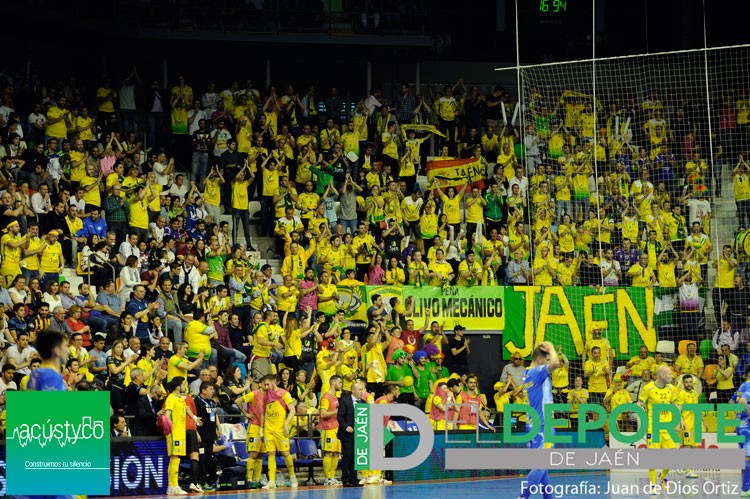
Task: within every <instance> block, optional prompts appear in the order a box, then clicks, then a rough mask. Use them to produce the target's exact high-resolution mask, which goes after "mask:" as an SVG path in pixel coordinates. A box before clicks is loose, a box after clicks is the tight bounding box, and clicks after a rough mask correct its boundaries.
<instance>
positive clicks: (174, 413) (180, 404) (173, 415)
mask: <svg viewBox="0 0 750 499" xmlns="http://www.w3.org/2000/svg"><path fill="white" fill-rule="evenodd" d="M184 384H185V378H183V377H182V376H176V377H174V378H172V381H170V382H169V395H168V396H167V400H166V401H164V411H165V412H166V414H167V417H168V418H169V419H170V420H171V421H172V432H171V433H170V434H169V435H167V455H168V456H169V468H168V472H167V477H168V487H167V495H169V496H171V495H175V496H184V495H186V494H187V492H185V491H184V490H182V488H180V484H179V472H180V458H182V457H184V456H185V452H186V449H187V430H186V428H185V420H186V419H187V405H186V404H185V400H184V399H183V398H182V389H183V385H184ZM191 417H193V418H195V415H194V414H191Z"/></svg>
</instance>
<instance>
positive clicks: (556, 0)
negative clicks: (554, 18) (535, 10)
mask: <svg viewBox="0 0 750 499" xmlns="http://www.w3.org/2000/svg"><path fill="white" fill-rule="evenodd" d="M567 11H568V2H567V0H539V12H546V13H549V14H557V13H561V12H567Z"/></svg>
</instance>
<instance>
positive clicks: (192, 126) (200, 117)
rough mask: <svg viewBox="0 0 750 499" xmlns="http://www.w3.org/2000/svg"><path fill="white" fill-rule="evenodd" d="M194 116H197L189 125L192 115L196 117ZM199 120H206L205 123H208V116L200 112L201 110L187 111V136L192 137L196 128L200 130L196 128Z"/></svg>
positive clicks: (202, 111)
mask: <svg viewBox="0 0 750 499" xmlns="http://www.w3.org/2000/svg"><path fill="white" fill-rule="evenodd" d="M196 114H197V115H198V116H196V117H195V119H194V120H193V122H192V123H190V119H191V118H192V117H193V116H194V115H196ZM200 120H206V121H208V116H207V115H206V112H205V111H204V110H202V109H198V110H195V109H191V110H190V111H188V123H189V127H188V134H190V135H193V132H195V131H196V130H198V128H200V127H199V126H198V125H199V122H200Z"/></svg>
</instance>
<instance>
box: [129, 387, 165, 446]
mask: <svg viewBox="0 0 750 499" xmlns="http://www.w3.org/2000/svg"><path fill="white" fill-rule="evenodd" d="M148 399H149V396H148V395H142V396H141V397H140V398H139V399H138V402H137V403H136V409H135V418H134V419H133V423H132V425H131V432H132V434H133V436H134V437H136V436H138V437H155V436H159V435H161V433H160V432H159V429H158V428H157V427H156V413H157V412H159V410H161V406H162V401H161V400H155V401H154V402H153V408H152V407H151V404H149V400H148Z"/></svg>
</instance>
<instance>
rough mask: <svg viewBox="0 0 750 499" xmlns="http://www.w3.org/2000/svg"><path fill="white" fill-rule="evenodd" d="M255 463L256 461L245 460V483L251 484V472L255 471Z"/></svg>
mask: <svg viewBox="0 0 750 499" xmlns="http://www.w3.org/2000/svg"><path fill="white" fill-rule="evenodd" d="M255 461H257V459H252V458H248V459H247V481H248V482H252V481H254V480H253V471H254V470H255Z"/></svg>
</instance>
